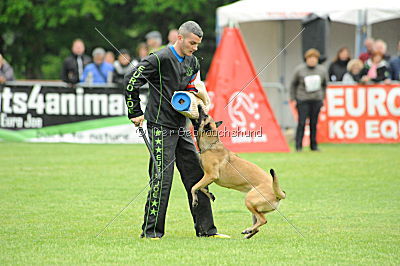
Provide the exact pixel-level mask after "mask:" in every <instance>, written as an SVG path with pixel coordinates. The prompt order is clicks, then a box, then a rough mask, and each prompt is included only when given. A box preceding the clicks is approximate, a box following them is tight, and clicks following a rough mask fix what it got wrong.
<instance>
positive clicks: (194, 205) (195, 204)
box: [192, 199, 199, 208]
mask: <svg viewBox="0 0 400 266" xmlns="http://www.w3.org/2000/svg"><path fill="white" fill-rule="evenodd" d="M197 205H199V200H198V199H193V201H192V207H193V208H196V207H197Z"/></svg>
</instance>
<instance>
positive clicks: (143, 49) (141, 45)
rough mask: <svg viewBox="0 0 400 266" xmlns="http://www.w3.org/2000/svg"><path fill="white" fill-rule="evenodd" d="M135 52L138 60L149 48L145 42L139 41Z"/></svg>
mask: <svg viewBox="0 0 400 266" xmlns="http://www.w3.org/2000/svg"><path fill="white" fill-rule="evenodd" d="M136 53H137V55H138V58H137V59H138V61H139V62H140V61H141V60H142V59H143V58H145V57H146V56H147V55H148V54H149V49H148V47H147V45H146V43H144V42H142V43H139V45H138V47H137V48H136Z"/></svg>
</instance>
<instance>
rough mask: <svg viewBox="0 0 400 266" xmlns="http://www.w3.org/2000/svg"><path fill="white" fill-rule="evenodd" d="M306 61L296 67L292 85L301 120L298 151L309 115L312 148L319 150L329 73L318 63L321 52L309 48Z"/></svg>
mask: <svg viewBox="0 0 400 266" xmlns="http://www.w3.org/2000/svg"><path fill="white" fill-rule="evenodd" d="M304 57H305V60H306V63H305V64H301V65H299V66H298V67H297V68H296V69H295V73H294V77H293V80H292V82H291V86H290V99H291V100H294V101H296V107H297V111H298V114H299V120H298V125H297V131H296V151H301V150H302V148H303V136H304V128H305V125H306V119H307V117H308V118H309V119H310V133H311V135H310V142H311V150H312V151H319V149H318V146H317V141H316V136H317V122H318V115H319V111H320V109H321V107H322V105H323V102H322V101H323V99H324V98H325V91H326V85H327V81H328V77H327V76H328V73H327V71H326V69H325V67H324V66H322V65H319V64H318V60H319V57H320V53H319V51H318V50H317V49H314V48H312V49H309V50H307V51H306V52H305V54H304Z"/></svg>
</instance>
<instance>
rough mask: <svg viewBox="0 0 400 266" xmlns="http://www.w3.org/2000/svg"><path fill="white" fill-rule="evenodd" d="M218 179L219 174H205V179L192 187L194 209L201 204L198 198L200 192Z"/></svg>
mask: <svg viewBox="0 0 400 266" xmlns="http://www.w3.org/2000/svg"><path fill="white" fill-rule="evenodd" d="M217 178H218V176H217V174H213V175H211V174H209V173H205V175H204V176H203V178H202V179H201V180H200V181H199V182H197V183H196V184H195V185H194V186H193V187H192V190H191V192H192V198H193V201H192V206H193V207H196V206H197V204H198V202H199V200H198V198H197V192H198V190H199V189H203V188H205V187H206V186H208V185H209V184H211V183H212V182H214V181H215V180H216V179H217Z"/></svg>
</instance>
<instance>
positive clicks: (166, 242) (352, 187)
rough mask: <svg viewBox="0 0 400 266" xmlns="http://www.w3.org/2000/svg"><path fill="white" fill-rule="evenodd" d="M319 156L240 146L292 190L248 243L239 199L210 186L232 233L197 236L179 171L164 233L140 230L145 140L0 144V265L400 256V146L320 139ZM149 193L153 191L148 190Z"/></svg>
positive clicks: (350, 260) (349, 260)
mask: <svg viewBox="0 0 400 266" xmlns="http://www.w3.org/2000/svg"><path fill="white" fill-rule="evenodd" d="M321 148H322V150H323V152H321V153H311V152H308V151H305V152H303V153H288V154H242V155H241V156H242V157H244V158H246V159H249V160H251V161H252V162H254V163H256V164H258V165H259V166H261V167H262V168H264V169H266V170H268V169H269V168H271V167H273V168H274V169H275V170H276V171H277V173H278V175H279V177H280V182H281V187H282V188H283V189H284V190H285V191H286V192H287V194H288V198H287V199H285V200H284V201H282V204H281V206H280V211H281V212H282V213H283V214H284V215H285V217H286V218H287V219H288V220H289V221H290V222H291V223H292V224H293V225H295V226H296V227H297V228H298V229H299V230H300V231H301V232H302V234H303V235H304V238H303V237H302V236H301V235H299V234H298V233H297V232H296V231H295V230H294V228H293V227H292V226H291V225H290V224H289V223H287V222H286V221H285V219H284V218H283V217H282V216H281V215H280V214H279V213H277V212H274V213H271V214H268V215H267V219H268V224H267V225H265V226H264V227H262V229H261V232H260V233H258V234H257V235H256V236H254V237H253V238H252V239H250V240H244V239H242V235H241V234H240V232H241V231H242V230H243V229H244V228H246V227H248V226H249V225H250V224H251V216H250V213H249V212H248V211H247V209H246V208H245V206H244V201H243V195H242V194H241V193H239V192H237V191H231V190H228V189H225V188H221V187H218V186H216V185H215V184H214V185H212V186H211V191H212V192H213V193H214V195H215V196H216V197H217V200H216V201H215V202H214V203H213V210H214V219H215V223H216V225H217V227H218V229H219V231H220V232H221V233H224V234H229V235H231V236H232V239H204V238H202V239H199V238H196V237H195V235H194V230H193V224H192V221H191V216H190V213H189V210H188V204H187V200H186V197H185V193H184V189H183V185H182V183H181V181H180V178H179V174H178V172H177V171H176V172H175V179H174V184H173V188H172V193H171V199H170V205H169V209H168V215H167V224H166V231H167V232H166V235H165V237H164V238H163V239H162V240H160V241H151V240H143V239H140V238H139V234H140V227H141V223H142V216H143V207H144V201H145V197H146V193H142V194H140V195H139V197H138V198H137V200H136V201H134V203H133V204H132V205H131V206H130V207H129V208H127V209H126V210H125V212H123V213H122V215H121V216H119V217H118V219H116V220H115V222H114V223H113V224H112V225H111V226H110V227H109V228H107V230H106V231H105V232H104V233H103V234H102V235H101V236H100V237H98V238H95V236H96V234H97V233H98V232H99V231H101V230H102V229H103V227H104V226H105V225H106V224H107V223H108V222H109V220H111V219H112V218H113V217H114V216H115V215H116V214H117V213H118V212H119V210H120V209H121V208H123V207H124V206H125V205H126V204H127V203H128V202H129V201H130V200H131V199H132V198H133V197H134V196H135V195H137V194H138V193H139V192H140V191H141V190H142V189H143V188H144V187H145V186H146V184H147V182H148V177H147V173H146V171H147V160H148V155H147V151H146V149H145V146H143V145H78V144H22V143H21V144H19V143H10V144H8V143H2V144H0V167H1V172H0V200H1V205H0V211H1V213H0V217H1V226H0V264H2V265H4V264H69V265H73V264H88V263H90V264H91V263H99V264H110V263H118V264H207V265H212V264H226V265H228V264H248V265H260V264H292V265H293V264H316V265H322V264H369V265H372V264H385V265H387V264H393V265H395V264H397V265H399V264H400V258H399V256H400V223H399V222H400V204H399V203H400V145H397V144H396V145H321ZM146 192H147V190H146Z"/></svg>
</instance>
